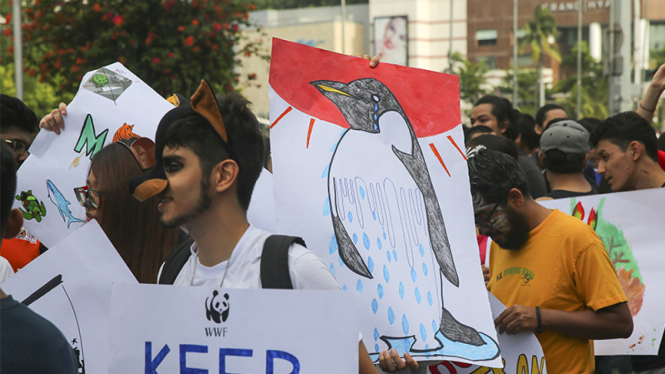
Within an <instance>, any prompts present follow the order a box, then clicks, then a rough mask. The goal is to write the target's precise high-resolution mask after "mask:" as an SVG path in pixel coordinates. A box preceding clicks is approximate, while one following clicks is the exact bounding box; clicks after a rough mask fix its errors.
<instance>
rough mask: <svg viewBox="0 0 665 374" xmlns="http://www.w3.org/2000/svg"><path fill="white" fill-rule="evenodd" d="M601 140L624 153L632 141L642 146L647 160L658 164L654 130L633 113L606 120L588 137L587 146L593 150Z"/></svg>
mask: <svg viewBox="0 0 665 374" xmlns="http://www.w3.org/2000/svg"><path fill="white" fill-rule="evenodd" d="M601 140H608V141H609V142H611V143H612V144H614V145H616V146H618V147H619V148H620V149H621V151H622V152H625V151H626V149H627V148H628V145H630V143H631V142H633V141H638V142H640V143H642V144H643V145H644V149H645V150H646V154H647V156H648V157H649V158H651V159H652V160H654V161H655V162H658V139H657V138H656V130H654V129H653V127H651V125H649V122H648V121H647V120H646V119H644V118H642V117H640V115H639V114H637V113H635V112H623V113H619V114H615V115H613V116H612V117H609V118H607V119H606V120H604V121H603V122H601V123H600V125H598V127H596V128H595V129H594V130H593V131H592V132H591V134H590V135H589V144H590V145H591V147H593V148H595V147H596V146H597V145H598V142H600V141H601Z"/></svg>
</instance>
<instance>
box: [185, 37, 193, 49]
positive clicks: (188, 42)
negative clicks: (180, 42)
mask: <svg viewBox="0 0 665 374" xmlns="http://www.w3.org/2000/svg"><path fill="white" fill-rule="evenodd" d="M192 44H194V37H193V36H188V37H186V38H185V46H186V47H191V46H192Z"/></svg>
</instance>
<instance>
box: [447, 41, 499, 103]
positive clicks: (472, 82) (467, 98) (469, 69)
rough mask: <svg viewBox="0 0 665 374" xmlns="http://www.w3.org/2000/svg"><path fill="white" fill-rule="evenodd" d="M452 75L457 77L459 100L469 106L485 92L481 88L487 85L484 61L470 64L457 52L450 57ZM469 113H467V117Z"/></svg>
mask: <svg viewBox="0 0 665 374" xmlns="http://www.w3.org/2000/svg"><path fill="white" fill-rule="evenodd" d="M452 61H453V73H454V74H456V75H458V76H459V93H460V99H461V100H462V101H464V102H466V103H468V104H470V105H473V104H474V103H475V102H476V100H478V99H479V98H480V97H482V96H483V95H486V94H487V93H488V92H487V90H485V89H483V86H485V85H486V83H487V78H486V77H485V74H486V73H487V72H488V71H489V70H490V68H489V66H487V64H486V63H485V61H481V62H479V63H475V64H474V63H472V62H471V61H469V60H466V59H464V58H462V55H461V54H460V53H459V52H455V53H454V54H453V56H452ZM469 114H470V113H467V115H469Z"/></svg>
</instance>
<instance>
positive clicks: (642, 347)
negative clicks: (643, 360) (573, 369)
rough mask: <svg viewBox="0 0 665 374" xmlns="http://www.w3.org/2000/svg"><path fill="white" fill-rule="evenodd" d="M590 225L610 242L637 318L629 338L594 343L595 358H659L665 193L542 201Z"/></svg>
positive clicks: (664, 322) (664, 325)
mask: <svg viewBox="0 0 665 374" xmlns="http://www.w3.org/2000/svg"><path fill="white" fill-rule="evenodd" d="M540 203H541V204H542V205H543V206H545V207H547V208H556V209H559V210H560V211H562V212H564V213H567V214H571V215H573V216H576V217H578V218H580V219H582V220H583V221H584V222H586V223H588V224H589V225H590V226H591V227H593V228H594V229H595V231H596V234H598V236H600V238H601V239H602V240H603V243H604V244H605V248H606V249H607V251H608V253H609V255H610V260H611V261H612V263H613V264H614V268H615V269H616V271H617V275H618V276H619V282H620V283H621V287H622V288H623V290H624V293H625V294H626V297H627V298H628V307H629V308H630V312H631V314H632V316H633V326H634V327H633V334H632V335H631V336H630V337H629V338H628V339H612V340H598V341H595V342H594V347H595V350H596V355H625V354H629V355H655V354H657V353H658V347H659V346H660V344H662V343H661V339H662V337H663V330H664V329H665V313H663V311H665V298H664V297H663V290H664V289H665V272H664V271H663V269H665V256H663V249H665V244H663V243H664V241H663V237H662V234H663V228H664V227H665V189H663V188H654V189H649V190H640V191H630V192H618V193H611V194H605V195H593V196H583V197H577V198H575V197H573V198H569V199H559V200H550V201H541V202H540Z"/></svg>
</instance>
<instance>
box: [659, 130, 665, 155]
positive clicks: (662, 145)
mask: <svg viewBox="0 0 665 374" xmlns="http://www.w3.org/2000/svg"><path fill="white" fill-rule="evenodd" d="M658 149H659V150H661V151H663V152H665V134H660V137H659V138H658Z"/></svg>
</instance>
